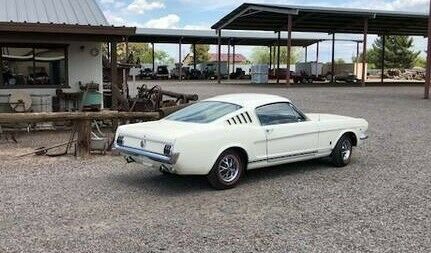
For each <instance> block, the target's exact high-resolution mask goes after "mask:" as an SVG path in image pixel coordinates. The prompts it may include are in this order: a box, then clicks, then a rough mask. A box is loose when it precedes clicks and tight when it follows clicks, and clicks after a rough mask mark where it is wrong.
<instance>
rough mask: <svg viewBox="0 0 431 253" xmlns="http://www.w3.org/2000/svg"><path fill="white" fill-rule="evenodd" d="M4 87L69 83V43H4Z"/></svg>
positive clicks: (0, 82)
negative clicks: (34, 44) (56, 44)
mask: <svg viewBox="0 0 431 253" xmlns="http://www.w3.org/2000/svg"><path fill="white" fill-rule="evenodd" d="M0 51H1V54H0V69H1V76H0V86H1V87H2V88H19V87H41V88H43V87H50V86H66V85H67V47H66V46H19V45H0Z"/></svg>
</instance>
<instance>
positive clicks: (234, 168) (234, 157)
mask: <svg viewBox="0 0 431 253" xmlns="http://www.w3.org/2000/svg"><path fill="white" fill-rule="evenodd" d="M244 167H245V164H244V161H243V159H242V158H241V156H240V155H239V154H238V152H235V151H234V150H227V151H225V152H223V153H222V154H221V155H220V156H219V158H218V159H217V161H216V162H215V164H214V166H213V168H212V169H211V171H210V173H209V174H208V176H207V178H208V181H209V183H210V184H211V186H212V187H214V188H215V189H217V190H225V189H230V188H234V187H235V186H236V185H237V184H238V182H239V179H240V178H241V176H242V174H243V173H244Z"/></svg>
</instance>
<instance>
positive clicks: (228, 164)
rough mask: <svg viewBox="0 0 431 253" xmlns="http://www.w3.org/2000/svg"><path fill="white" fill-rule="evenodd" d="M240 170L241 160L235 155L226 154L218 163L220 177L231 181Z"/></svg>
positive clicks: (228, 181)
mask: <svg viewBox="0 0 431 253" xmlns="http://www.w3.org/2000/svg"><path fill="white" fill-rule="evenodd" d="M239 171H240V162H239V160H238V158H237V157H236V156H234V155H226V156H225V157H223V159H221V160H220V163H219V164H218V173H219V175H220V178H221V179H222V180H223V181H224V182H226V183H230V182H232V181H234V180H235V179H236V177H237V176H238V174H239Z"/></svg>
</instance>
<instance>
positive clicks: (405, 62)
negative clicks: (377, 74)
mask: <svg viewBox="0 0 431 253" xmlns="http://www.w3.org/2000/svg"><path fill="white" fill-rule="evenodd" d="M384 50H385V67H386V68H398V69H409V68H412V67H414V66H415V62H416V60H417V58H418V56H419V54H420V52H417V51H414V49H413V38H411V37H409V36H392V35H391V36H386V43H385V49H384ZM382 51H383V39H382V37H379V38H377V39H376V40H375V41H374V43H373V46H372V48H371V49H369V50H368V53H367V58H368V63H369V64H372V65H373V66H374V67H375V68H381V67H382V60H381V57H382Z"/></svg>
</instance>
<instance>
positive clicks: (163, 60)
mask: <svg viewBox="0 0 431 253" xmlns="http://www.w3.org/2000/svg"><path fill="white" fill-rule="evenodd" d="M103 53H104V55H108V47H107V45H105V46H104V47H103ZM117 55H118V60H119V61H128V62H129V63H137V62H139V63H152V62H153V53H152V48H151V46H150V44H148V43H129V55H128V56H127V57H126V44H125V43H119V44H118V45H117ZM154 58H155V61H156V62H157V63H160V64H172V63H174V62H175V60H174V59H173V58H172V57H170V56H169V54H168V53H167V52H165V51H163V50H155V52H154Z"/></svg>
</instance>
